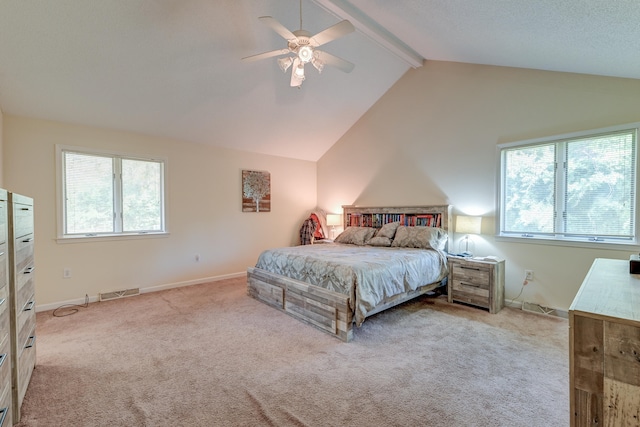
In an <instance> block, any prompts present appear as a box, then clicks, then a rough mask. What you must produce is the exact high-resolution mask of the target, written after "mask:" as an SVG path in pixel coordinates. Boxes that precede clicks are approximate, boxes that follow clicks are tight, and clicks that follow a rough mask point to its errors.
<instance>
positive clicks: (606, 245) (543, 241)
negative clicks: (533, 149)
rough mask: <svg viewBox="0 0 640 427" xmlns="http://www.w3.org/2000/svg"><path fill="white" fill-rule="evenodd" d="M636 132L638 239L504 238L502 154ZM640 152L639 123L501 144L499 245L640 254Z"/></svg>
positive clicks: (497, 191) (499, 153) (497, 168)
mask: <svg viewBox="0 0 640 427" xmlns="http://www.w3.org/2000/svg"><path fill="white" fill-rule="evenodd" d="M634 128H635V129H637V135H636V136H637V138H638V139H636V159H635V165H636V185H635V190H636V200H635V203H636V207H635V209H634V214H635V228H636V229H635V236H634V238H633V239H632V240H630V241H618V242H613V241H604V242H594V241H586V240H572V239H570V238H565V239H558V238H553V237H548V238H546V237H543V236H532V237H522V236H514V235H502V234H501V231H500V228H501V222H502V212H501V198H502V173H503V170H502V169H503V168H502V150H503V149H505V148H511V147H519V146H523V147H524V146H527V145H536V144H544V143H549V142H555V141H558V140H563V139H573V138H581V137H585V136H591V135H597V134H602V133H613V132H617V131H624V130H629V129H634ZM638 151H640V122H635V123H627V124H623V125H616V126H609V127H605V128H598V129H590V130H585V131H578V132H571V133H565V134H560V135H553V136H548V137H543V138H534V139H528V140H523V141H514V142H508V143H504V144H498V145H497V146H496V165H497V167H496V182H495V184H496V221H495V239H496V241H498V242H511V243H524V244H540V245H551V246H570V247H580V248H589V249H607V250H618V251H633V252H638V251H639V250H640V236H639V235H640V232H639V229H640V223H639V222H638V221H639V220H640V209H638V201H639V199H640V197H639V191H640V187H638V183H639V179H640V166H639V165H638Z"/></svg>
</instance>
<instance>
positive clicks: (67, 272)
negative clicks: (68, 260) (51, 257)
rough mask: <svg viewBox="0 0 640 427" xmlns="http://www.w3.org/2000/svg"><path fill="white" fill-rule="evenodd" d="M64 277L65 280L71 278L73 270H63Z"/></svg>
mask: <svg viewBox="0 0 640 427" xmlns="http://www.w3.org/2000/svg"><path fill="white" fill-rule="evenodd" d="M62 277H63V278H64V279H68V278H70V277H71V269H70V268H65V269H64V270H62Z"/></svg>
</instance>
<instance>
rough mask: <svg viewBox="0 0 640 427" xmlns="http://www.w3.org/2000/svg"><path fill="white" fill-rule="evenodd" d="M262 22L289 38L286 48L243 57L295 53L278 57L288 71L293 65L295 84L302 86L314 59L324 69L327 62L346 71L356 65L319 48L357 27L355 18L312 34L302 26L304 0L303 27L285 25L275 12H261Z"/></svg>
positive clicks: (318, 68) (264, 56)
mask: <svg viewBox="0 0 640 427" xmlns="http://www.w3.org/2000/svg"><path fill="white" fill-rule="evenodd" d="M258 19H259V20H260V21H262V23H264V24H265V25H267V26H269V27H271V29H272V30H273V31H275V32H276V33H278V34H279V35H280V36H282V37H283V38H284V39H285V40H287V48H286V49H277V50H272V51H270V52H264V53H259V54H257V55H252V56H247V57H245V58H242V60H243V61H257V60H259V59H265V58H272V57H274V56H280V55H293V56H287V57H285V58H278V65H279V66H280V69H282V71H284V72H285V73H286V72H287V70H288V69H289V67H292V69H291V87H298V88H299V87H300V86H302V82H303V81H304V79H305V76H304V66H305V65H306V64H308V63H311V65H313V67H314V68H315V69H316V70H318V73H321V72H322V69H323V68H324V66H325V65H330V66H333V67H336V68H338V69H339V70H342V71H344V72H345V73H349V72H351V70H353V68H354V65H353V64H352V63H351V62H349V61H345V60H344V59H342V58H338V57H337V56H335V55H332V54H330V53H328V52H325V51H321V50H318V49H317V48H318V47H320V46H322V45H324V44H326V43H329V42H330V41H333V40H335V39H337V38H340V37H342V36H345V35H347V34H349V33H351V32H353V31H354V30H355V28H354V27H353V25H352V24H351V22H349V21H347V20H344V21H340V22H338V23H337V24H335V25H333V26H331V27H329V28H327V29H325V30H323V31H320V32H319V33H318V34H316V35H313V36H312V35H311V34H310V33H309V32H308V31H305V30H303V29H302V0H300V29H299V30H296V31H289V30H288V29H287V28H286V27H285V26H283V25H282V24H280V23H279V22H278V21H276V20H275V19H274V18H272V17H271V16H261V17H260V18H258Z"/></svg>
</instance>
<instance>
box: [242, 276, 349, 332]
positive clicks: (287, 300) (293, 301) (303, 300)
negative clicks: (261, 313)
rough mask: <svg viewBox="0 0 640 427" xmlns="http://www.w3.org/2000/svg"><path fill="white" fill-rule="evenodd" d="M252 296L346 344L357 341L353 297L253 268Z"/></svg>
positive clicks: (249, 279)
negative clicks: (352, 304)
mask: <svg viewBox="0 0 640 427" xmlns="http://www.w3.org/2000/svg"><path fill="white" fill-rule="evenodd" d="M247 289H248V293H249V295H250V296H252V297H254V298H256V299H257V300H259V301H262V302H264V303H266V304H269V305H271V306H273V307H275V308H277V309H278V310H280V311H283V312H285V313H287V314H289V315H291V316H293V317H295V318H297V319H300V320H302V321H303V322H305V323H308V324H310V325H312V326H314V327H316V328H318V329H320V330H322V331H324V332H327V333H329V334H330V335H333V336H335V337H337V338H339V339H341V340H343V341H345V342H348V341H350V340H351V339H352V338H353V313H352V311H351V308H350V304H349V297H348V296H347V295H343V294H340V293H337V292H332V291H329V290H327V289H324V288H320V287H318V286H314V285H310V284H308V283H304V282H301V281H299V280H295V279H290V278H288V277H284V276H281V275H279V274H274V273H270V272H268V271H265V270H262V269H259V268H253V267H250V268H248V269H247Z"/></svg>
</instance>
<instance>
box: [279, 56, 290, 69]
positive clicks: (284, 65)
mask: <svg viewBox="0 0 640 427" xmlns="http://www.w3.org/2000/svg"><path fill="white" fill-rule="evenodd" d="M291 64H293V58H291V57H286V58H278V65H279V66H280V69H281V70H282V72H284V73H286V72H287V70H288V69H289V67H291Z"/></svg>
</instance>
